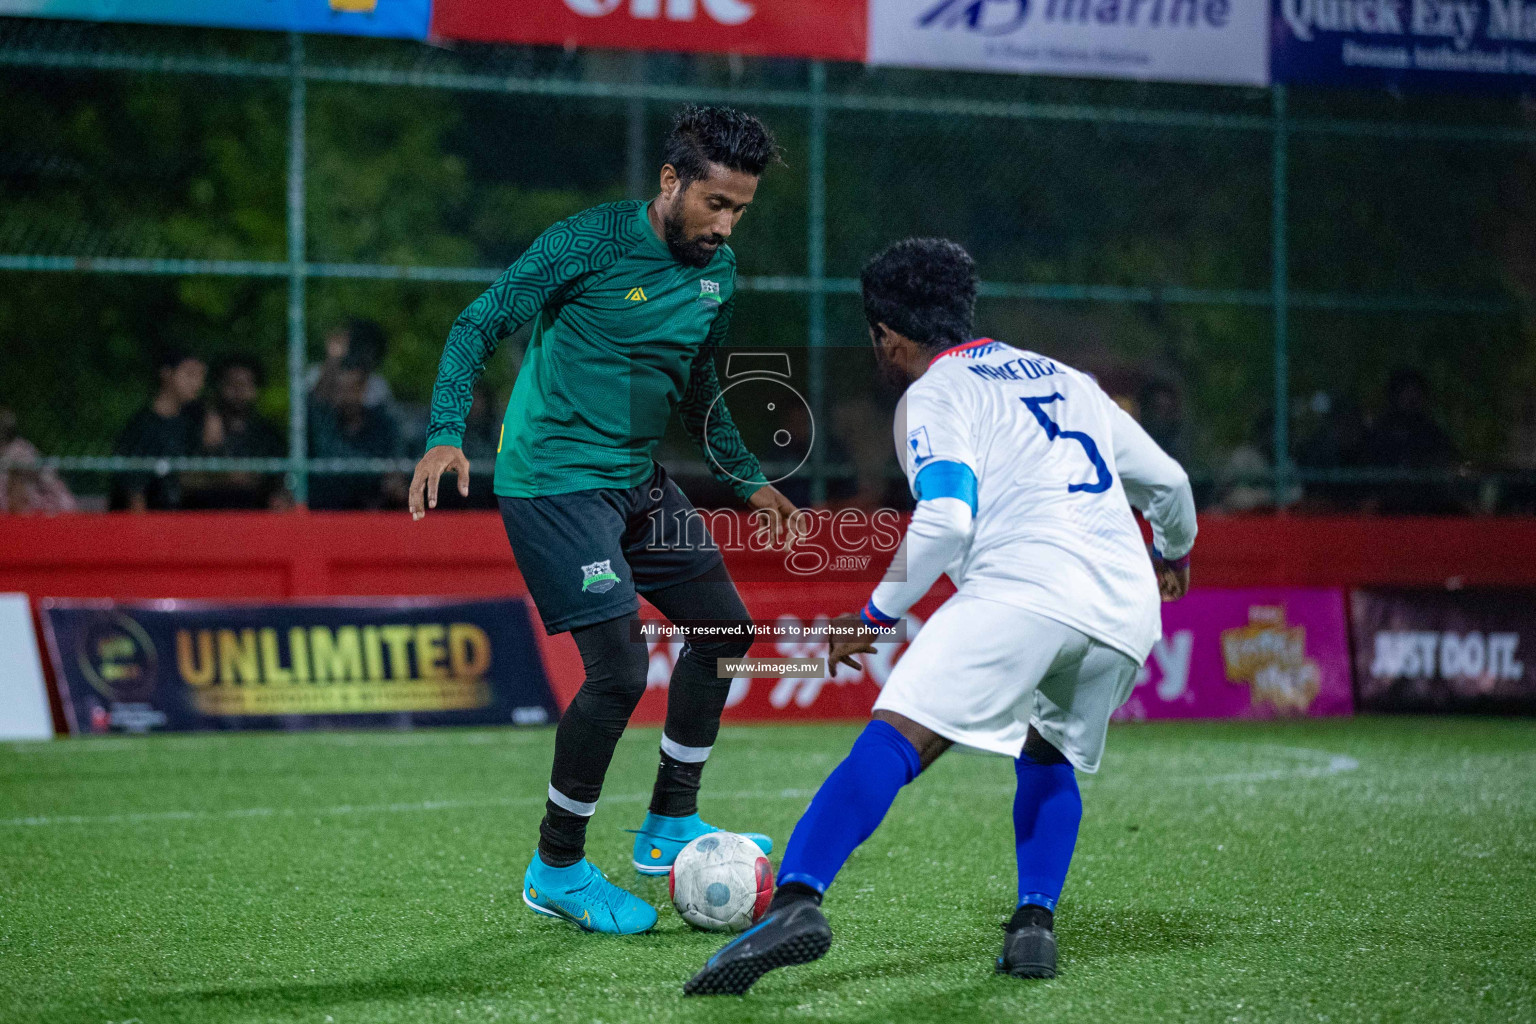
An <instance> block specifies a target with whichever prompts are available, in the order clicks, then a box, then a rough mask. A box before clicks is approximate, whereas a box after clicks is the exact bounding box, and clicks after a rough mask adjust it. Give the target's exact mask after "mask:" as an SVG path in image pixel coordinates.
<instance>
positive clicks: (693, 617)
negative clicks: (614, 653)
mask: <svg viewBox="0 0 1536 1024" xmlns="http://www.w3.org/2000/svg"><path fill="white" fill-rule="evenodd" d="M645 596H646V598H647V600H649V601H650V602H651V604H653V605H655V606H656V608H657V609H658V610H659V611H660V612H661V613H662V614H663V615H665V616H666V617H667V618H668V619H670V620H672V621H673V622H683V623H686V622H692V621H698V620H704V619H707V620H711V621H716V622H719V621H732V622H739V623H741V624H742V634H743V635H742V636H741V637H737V638H728V639H712V640H702V641H700V642H697V643H695V642H694V641H693V640H689V641H688V642H687V643H686V644H685V645H684V646H683V650H682V653H681V654H680V655H679V656H678V659H677V664H676V665H674V666H673V667H672V679H671V681H670V682H669V683H668V684H667V721H666V727H665V729H664V730H663V732H662V736H663V741H662V746H663V748H666V747H668V746H669V745H670V746H671V748H672V754H668V753H667V752H666V750H665V749H663V751H662V755H661V767H660V768H658V769H657V770H656V788H655V789H654V790H653V791H652V794H651V813H652V814H662V815H666V816H668V817H673V818H680V817H686V816H687V815H690V814H697V813H698V809H699V802H698V798H699V781H700V777H701V776H702V775H703V772H704V762H705V760H706V759H707V758H708V757H709V752H710V748H711V747H713V746H714V744H715V737H716V736H717V735H719V733H720V713H721V712H722V711H724V710H725V701H726V698H727V697H729V696H730V693H731V681H730V680H729V679H720V678H718V677H717V675H716V672H715V666H716V662H717V661H718V660H719V659H720V658H740V657H743V656H745V655H746V653H747V649H748V648H749V647H751V646H752V640H751V631H750V628H749V627H750V623H751V618H750V617H749V616H748V614H747V609H746V606H745V605H743V604H742V603H741V595H740V594H738V593H737V592H736V585H735V584H734V583H732V582H731V575H730V573H729V572H727V571H726V568H725V563H724V562H721V563H719V564H718V565H716V566H715V567H714V568H712V569H710V570H709V571H707V572H705V573H703V574H702V575H700V576H697V577H695V578H694V579H691V580H687V581H685V582H683V583H675V584H673V585H672V586H670V587H663V588H662V589H660V590H654V591H651V592H649V593H647V594H646V595H645ZM673 754H677V755H680V756H681V757H686V758H688V760H687V761H683V760H679V758H678V757H674V756H673Z"/></svg>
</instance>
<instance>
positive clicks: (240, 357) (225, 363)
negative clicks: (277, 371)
mask: <svg viewBox="0 0 1536 1024" xmlns="http://www.w3.org/2000/svg"><path fill="white" fill-rule="evenodd" d="M237 368H238V369H242V370H249V371H251V376H252V377H253V378H255V380H256V386H257V387H258V388H263V387H266V386H267V370H266V367H264V366H262V365H261V363H260V362H259V361H258V360H257V359H256V357H255V356H253V355H251V354H250V353H248V352H231V353H230V354H229V355H226V356H222V357H220V358H219V361H218V362H216V363H214V364H213V379H214V380H216V381H217V380H223V379H224V375H225V374H226V373H228V372H229V371H230V370H234V369H237Z"/></svg>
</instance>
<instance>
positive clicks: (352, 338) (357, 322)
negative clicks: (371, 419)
mask: <svg viewBox="0 0 1536 1024" xmlns="http://www.w3.org/2000/svg"><path fill="white" fill-rule="evenodd" d="M387 347H388V339H387V338H386V337H385V335H384V328H382V327H380V326H379V324H378V322H377V321H375V320H366V319H362V318H360V317H353V318H352V319H350V320H348V321H347V322H346V323H344V324H342V325H341V326H340V327H337V328H335V329H334V330H332V331H331V333H329V334H327V335H326V336H325V362H323V363H321V364H319V365H318V366H311V367H310V368H309V370H308V371H307V372H306V373H305V375H304V386H305V390H307V391H308V392H309V394H310V396H311V397H312V398H317V399H319V400H320V401H323V402H328V401H329V400H330V399H329V398H328V397H327V396H326V392H328V391H329V390H330V389H331V387H332V384H333V382H334V380H335V375H336V372H337V371H338V370H339V369H340V368H341V364H342V362H343V361H344V360H346V359H349V358H350V359H352V360H354V361H355V362H358V363H360V364H361V365H363V366H365V367H366V368H367V373H368V382H367V384H366V385H365V386H364V388H363V404H364V405H366V406H368V407H369V408H370V409H374V408H378V407H380V406H389V405H392V404H393V403H394V400H395V396H394V394H393V393H392V392H391V391H390V389H389V382H388V381H386V380H385V379H384V378H383V377H381V376H380V375H379V365H380V364H381V363H383V362H384V352H385V349H386V348H387Z"/></svg>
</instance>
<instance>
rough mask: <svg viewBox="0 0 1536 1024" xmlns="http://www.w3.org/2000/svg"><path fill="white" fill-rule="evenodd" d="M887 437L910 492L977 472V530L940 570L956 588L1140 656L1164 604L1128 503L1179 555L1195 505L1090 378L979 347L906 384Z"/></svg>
mask: <svg viewBox="0 0 1536 1024" xmlns="http://www.w3.org/2000/svg"><path fill="white" fill-rule="evenodd" d="M895 440H896V445H897V447H898V449H899V450H900V458H901V461H902V466H903V468H904V469H905V471H906V474H907V480H908V483H909V484H911V483H914V481H916V479H917V476H918V474H919V473H920V472H922V470H924V469H925V468H927V467H928V466H930V465H932V464H935V463H939V462H946V461H947V462H958V463H962V464H964V465H965V466H968V467H970V469H971V472H972V473H974V474H975V478H976V482H977V487H976V506H975V520H974V528H973V531H972V533H971V537H970V540H969V543H967V544H966V545H964V546H963V547H961V548H960V550H959V553H958V554H957V555H956V556H955V558H954V559H953V561H951V563H950V564H949V565H948V566H947V567H946V569H945V571H946V572H947V574H948V575H949V577H950V578H951V579H952V580H953V581H954V583H955V586H956V588H957V589H958V590H959V591H960V593H962V594H970V595H974V596H977V597H983V598H988V599H991V600H995V601H1001V602H1004V603H1007V604H1011V605H1015V606H1017V607H1020V608H1024V609H1027V610H1029V611H1032V612H1034V613H1036V614H1038V615H1043V616H1046V617H1047V618H1050V619H1054V620H1056V621H1058V622H1062V623H1065V624H1066V625H1068V626H1072V627H1073V628H1075V629H1078V630H1080V631H1082V632H1083V633H1086V634H1087V635H1088V636H1090V637H1093V638H1094V639H1096V640H1099V641H1101V642H1102V643H1104V644H1107V645H1109V646H1111V647H1114V648H1117V649H1119V650H1122V651H1124V652H1125V653H1126V654H1129V655H1130V656H1131V657H1133V658H1135V659H1137V661H1138V662H1139V661H1144V660H1145V659H1146V657H1147V655H1148V654H1149V653H1150V652H1151V650H1152V646H1153V644H1154V643H1156V642H1157V639H1158V637H1159V636H1160V635H1161V631H1162V626H1161V615H1160V611H1159V606H1160V604H1161V601H1160V598H1159V595H1158V588H1157V579H1156V576H1155V574H1154V573H1153V570H1152V564H1151V560H1150V559H1149V558H1148V555H1147V548H1146V543H1145V542H1144V541H1143V539H1142V534H1141V530H1140V528H1139V527H1138V526H1137V524H1136V520H1135V517H1134V515H1133V514H1132V512H1131V504H1132V503H1133V502H1134V503H1135V505H1136V507H1137V508H1139V509H1141V510H1142V511H1143V513H1144V514H1145V515H1146V516H1147V519H1148V521H1149V522H1150V523H1151V525H1152V528H1153V536H1154V542H1155V543H1156V544H1157V546H1158V548H1159V550H1160V551H1162V552H1163V553H1164V554H1165V556H1166V557H1169V558H1178V557H1181V556H1183V555H1184V554H1186V553H1187V552H1188V551H1189V549H1190V548H1191V547H1192V546H1193V544H1194V539H1195V510H1194V502H1193V499H1192V498H1191V497H1190V492H1189V486H1188V478H1187V476H1186V475H1185V473H1184V471H1183V470H1182V469H1181V468H1180V467H1179V465H1178V463H1177V462H1175V461H1174V460H1173V459H1171V458H1169V457H1168V455H1166V454H1165V453H1164V452H1163V451H1162V449H1161V448H1159V447H1158V446H1157V444H1156V443H1155V442H1154V441H1153V440H1152V439H1151V438H1150V437H1148V436H1147V434H1146V432H1145V431H1144V430H1142V428H1141V426H1140V425H1139V424H1138V423H1137V422H1136V421H1135V420H1134V419H1132V418H1131V417H1130V416H1129V415H1128V414H1127V413H1126V412H1125V411H1124V410H1122V409H1121V408H1120V407H1119V406H1117V405H1116V404H1115V403H1114V401H1113V400H1112V399H1111V398H1110V397H1109V396H1108V395H1106V394H1105V393H1104V391H1103V390H1102V389H1101V388H1100V387H1099V385H1098V384H1097V383H1096V382H1095V381H1094V380H1093V378H1092V377H1090V376H1088V375H1087V374H1085V373H1082V372H1080V371H1078V370H1074V369H1072V368H1071V367H1069V366H1067V365H1065V364H1063V363H1061V362H1059V361H1057V360H1055V359H1050V358H1047V357H1045V356H1042V355H1038V354H1036V353H1034V352H1026V351H1024V350H1022V349H1017V348H1014V347H1012V346H1010V345H1005V344H1003V343H1002V342H998V341H992V340H991V339H987V338H982V339H978V340H977V341H973V342H970V343H968V344H965V345H958V346H955V347H953V348H950V349H946V350H945V351H943V352H941V353H940V354H938V355H937V356H936V357H935V358H934V361H933V363H932V364H931V365H930V366H929V368H928V370H927V372H926V373H924V374H923V376H922V377H920V378H918V379H917V380H916V381H915V382H914V383H913V384H912V386H911V387H909V388H908V389H907V392H906V394H905V395H904V396H903V397H902V400H901V403H900V404H899V405H898V407H897V411H896V426H895ZM914 493H916V487H914Z"/></svg>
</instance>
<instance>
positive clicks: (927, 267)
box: [860, 238, 976, 349]
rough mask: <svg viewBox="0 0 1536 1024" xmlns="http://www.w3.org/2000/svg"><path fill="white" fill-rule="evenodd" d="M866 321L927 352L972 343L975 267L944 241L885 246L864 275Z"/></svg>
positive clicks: (966, 255)
mask: <svg viewBox="0 0 1536 1024" xmlns="http://www.w3.org/2000/svg"><path fill="white" fill-rule="evenodd" d="M860 281H861V282H862V284H863V288H864V317H865V319H867V320H868V321H869V326H870V328H871V329H873V328H874V327H875V326H876V325H877V324H885V325H886V326H887V327H889V328H890V329H891V330H893V331H895V332H896V333H898V334H901V335H904V336H906V337H908V338H911V339H912V340H913V341H915V342H917V343H918V344H919V345H922V346H923V347H924V348H929V349H939V348H944V347H946V346H949V345H956V344H959V343H960V342H963V341H969V340H971V324H972V323H973V322H974V320H975V318H976V261H975V260H973V259H971V254H970V253H968V252H966V251H965V249H963V248H962V247H960V246H959V245H957V244H955V243H954V242H951V241H949V240H947V239H943V238H907V239H904V240H902V241H900V242H896V243H894V244H892V245H890V246H887V247H886V248H885V249H884V250H883V251H881V252H880V253H879V254H877V255H876V256H875V257H874V258H873V259H871V260H870V261H869V262H868V263H866V264H864V272H863V273H862V274H861V275H860Z"/></svg>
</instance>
